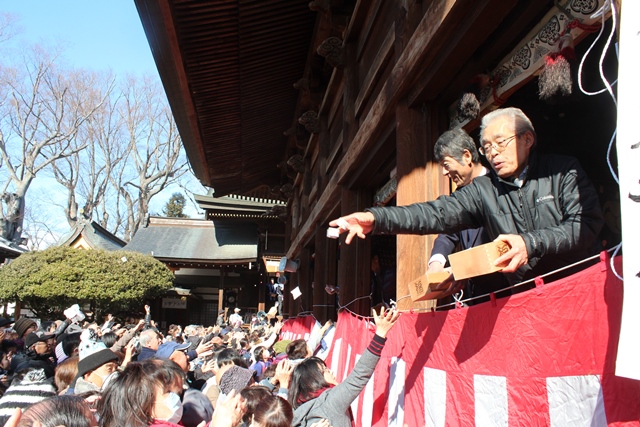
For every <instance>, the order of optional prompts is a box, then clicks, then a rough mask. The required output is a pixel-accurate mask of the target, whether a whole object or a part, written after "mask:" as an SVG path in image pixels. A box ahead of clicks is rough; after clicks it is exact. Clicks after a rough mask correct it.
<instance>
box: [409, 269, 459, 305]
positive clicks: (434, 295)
mask: <svg viewBox="0 0 640 427" xmlns="http://www.w3.org/2000/svg"><path fill="white" fill-rule="evenodd" d="M442 282H445V283H443V286H441V287H440V289H436V287H437V286H438V285H439V284H440V283H442ZM451 282H453V276H452V275H451V273H449V272H448V271H441V272H438V273H428V274H425V275H424V276H420V277H418V278H417V279H416V280H413V281H412V282H410V283H409V293H410V294H411V300H413V301H414V302H415V301H424V300H428V299H438V298H440V297H443V296H444V291H446V290H447V289H448V288H449V286H448V284H450V283H451Z"/></svg>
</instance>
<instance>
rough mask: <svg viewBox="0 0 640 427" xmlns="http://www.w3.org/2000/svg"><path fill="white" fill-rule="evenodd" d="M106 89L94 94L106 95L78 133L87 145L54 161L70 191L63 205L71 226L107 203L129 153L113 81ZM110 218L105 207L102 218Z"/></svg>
mask: <svg viewBox="0 0 640 427" xmlns="http://www.w3.org/2000/svg"><path fill="white" fill-rule="evenodd" d="M85 73H88V72H85ZM88 74H90V73H88ZM100 80H102V81H109V82H112V83H113V82H114V79H113V77H112V76H111V75H105V76H102V77H100ZM105 89H106V91H107V92H106V93H104V94H103V93H100V92H97V91H96V93H95V94H94V96H95V97H96V99H105V98H106V99H105V101H104V102H102V103H101V104H100V108H98V109H97V110H96V111H95V112H94V113H93V114H92V115H91V117H89V118H88V119H87V120H86V121H85V123H84V124H83V126H82V127H81V128H80V129H79V130H78V133H77V134H76V139H77V141H78V145H80V146H84V147H85V148H84V149H83V150H81V151H78V152H76V153H74V154H72V155H70V156H67V157H63V158H61V159H58V160H57V161H55V162H54V163H52V171H53V176H54V177H55V179H56V181H58V183H59V184H61V185H62V186H63V187H64V188H65V189H66V192H67V199H66V200H65V204H64V206H63V208H64V212H65V215H66V218H67V222H68V223H69V226H71V227H73V226H74V225H75V224H76V222H77V221H78V215H79V213H81V214H82V215H84V216H85V217H86V218H92V217H94V211H95V213H96V214H98V210H99V207H100V206H103V207H105V206H106V202H107V201H106V199H107V198H108V196H107V191H108V187H109V179H110V176H111V174H112V173H114V170H115V169H116V168H117V167H118V165H119V164H120V163H121V162H122V161H123V159H124V158H125V157H126V147H124V146H123V144H122V141H121V138H120V135H119V134H120V130H121V129H120V128H121V120H120V118H119V114H118V113H117V110H116V102H114V100H113V96H114V94H113V91H112V89H113V87H112V85H109V86H108V87H106V88H105ZM116 96H117V94H116ZM116 101H117V100H116ZM79 204H81V207H80V208H79ZM79 211H80V212H79ZM107 221H108V214H107V213H106V208H105V209H104V211H103V218H102V220H101V221H100V222H101V223H102V224H103V225H104V226H105V227H107Z"/></svg>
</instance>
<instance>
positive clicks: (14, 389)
mask: <svg viewBox="0 0 640 427" xmlns="http://www.w3.org/2000/svg"><path fill="white" fill-rule="evenodd" d="M21 377H22V378H20V377H18V378H16V379H14V381H13V382H12V383H11V385H10V386H9V388H8V389H7V391H5V392H4V395H2V398H0V425H5V423H6V422H7V420H8V419H9V417H11V415H13V413H14V412H15V410H16V408H21V409H25V408H27V407H28V406H31V405H32V404H34V403H36V402H40V401H42V400H45V399H48V398H51V397H54V396H56V389H55V387H54V386H53V384H52V383H51V380H48V379H47V374H46V373H45V372H44V370H43V369H37V368H29V370H28V371H25V372H24V373H23V374H22V375H21Z"/></svg>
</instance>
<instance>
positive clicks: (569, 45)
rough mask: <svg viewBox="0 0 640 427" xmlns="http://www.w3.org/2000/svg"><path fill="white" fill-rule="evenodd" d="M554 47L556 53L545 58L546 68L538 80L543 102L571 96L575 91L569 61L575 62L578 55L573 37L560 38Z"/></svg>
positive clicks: (567, 35)
mask: <svg viewBox="0 0 640 427" xmlns="http://www.w3.org/2000/svg"><path fill="white" fill-rule="evenodd" d="M554 47H555V51H554V52H551V53H550V54H548V55H547V56H546V57H545V63H544V67H543V68H542V72H541V73H540V77H539V78H538V94H539V95H540V99H541V100H543V101H552V100H554V99H555V98H556V97H563V96H569V95H571V93H572V90H573V79H572V78H571V64H570V63H569V60H575V59H576V54H575V50H574V46H573V39H572V38H571V35H570V34H566V35H564V36H562V37H560V38H558V40H557V41H556V43H555V46H554Z"/></svg>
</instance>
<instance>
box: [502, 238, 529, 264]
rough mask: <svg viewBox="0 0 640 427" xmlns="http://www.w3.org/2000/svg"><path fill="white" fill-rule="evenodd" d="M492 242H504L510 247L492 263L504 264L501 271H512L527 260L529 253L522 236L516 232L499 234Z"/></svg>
mask: <svg viewBox="0 0 640 427" xmlns="http://www.w3.org/2000/svg"><path fill="white" fill-rule="evenodd" d="M494 242H505V243H506V244H507V245H509V246H510V247H511V249H509V250H508V251H507V253H505V254H504V255H502V256H501V257H499V258H498V259H496V260H495V262H494V263H493V264H494V265H496V266H504V268H503V269H502V272H503V273H514V272H515V271H516V270H517V269H519V268H520V267H522V266H523V265H525V264H527V263H528V262H529V253H528V252H527V246H526V244H525V243H524V239H523V238H522V236H520V235H518V234H501V235H499V236H498V237H496V239H495V240H494Z"/></svg>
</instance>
